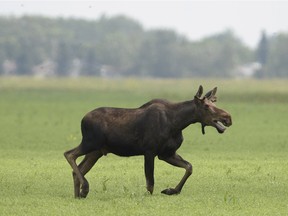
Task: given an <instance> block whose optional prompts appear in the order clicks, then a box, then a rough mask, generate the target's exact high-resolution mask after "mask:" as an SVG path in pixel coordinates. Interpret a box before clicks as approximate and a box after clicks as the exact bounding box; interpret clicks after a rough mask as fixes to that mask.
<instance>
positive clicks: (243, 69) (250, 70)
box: [233, 62, 262, 79]
mask: <svg viewBox="0 0 288 216" xmlns="http://www.w3.org/2000/svg"><path fill="white" fill-rule="evenodd" d="M261 68H262V65H261V64H260V63H259V62H252V63H248V64H245V65H240V66H238V67H236V68H235V70H234V73H233V74H234V77H235V78H239V79H245V78H251V77H253V76H254V75H255V73H256V72H257V71H259V70H260V69H261Z"/></svg>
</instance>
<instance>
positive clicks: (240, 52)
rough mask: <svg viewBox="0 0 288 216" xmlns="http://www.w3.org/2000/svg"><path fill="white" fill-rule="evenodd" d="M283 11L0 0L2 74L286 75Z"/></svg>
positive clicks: (279, 4)
mask: <svg viewBox="0 0 288 216" xmlns="http://www.w3.org/2000/svg"><path fill="white" fill-rule="evenodd" d="M287 11H288V2H285V1H1V2H0V74H1V76H11V75H13V76H15V75H27V76H37V77H55V76H56V77H58V76H61V77H62V76H63V77H64V76H65V77H66V76H68V77H79V76H97V77H111V78H113V77H126V76H129V77H152V78H153V77H159V78H166V77H173V78H183V77H199V78H201V77H212V78H214V77H219V78H238V79H243V78H257V79H263V78H265V79H266V78H287V77H288V61H287V57H288V23H287V20H288V13H287ZM285 20H286V21H285Z"/></svg>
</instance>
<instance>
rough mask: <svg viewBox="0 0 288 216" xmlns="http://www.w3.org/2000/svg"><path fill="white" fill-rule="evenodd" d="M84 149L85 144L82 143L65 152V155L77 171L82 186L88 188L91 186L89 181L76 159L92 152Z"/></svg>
mask: <svg viewBox="0 0 288 216" xmlns="http://www.w3.org/2000/svg"><path fill="white" fill-rule="evenodd" d="M83 149H84V148H83V144H82V143H81V144H80V145H79V146H78V147H76V148H74V149H71V150H69V151H67V152H65V153H64V156H65V158H66V159H67V161H68V163H69V164H70V166H71V167H72V169H73V172H74V173H75V176H77V178H78V179H79V181H80V184H81V185H82V188H87V187H88V188H89V184H88V181H87V180H86V179H85V178H84V175H83V174H82V173H81V171H80V170H79V168H78V166H77V164H76V159H77V158H78V157H80V156H82V155H85V154H87V153H89V152H91V150H90V151H87V150H85V151H84V150H83ZM80 197H81V196H80Z"/></svg>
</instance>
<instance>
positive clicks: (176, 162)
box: [159, 153, 193, 195]
mask: <svg viewBox="0 0 288 216" xmlns="http://www.w3.org/2000/svg"><path fill="white" fill-rule="evenodd" d="M159 159H160V160H164V161H166V162H167V163H169V164H171V165H173V166H177V167H182V168H184V169H185V170H186V172H185V175H184V176H183V178H182V179H181V181H180V182H179V184H178V185H177V186H176V187H175V188H168V189H165V190H163V191H162V192H161V193H163V194H167V195H173V194H179V193H180V192H181V190H182V188H183V186H184V184H185V182H186V180H187V179H188V178H189V176H190V175H191V174H192V170H193V169H192V165H191V164H190V163H189V162H188V161H185V160H184V159H183V158H182V157H181V156H180V155H178V154H176V153H175V154H174V155H173V156H172V157H169V158H161V157H159Z"/></svg>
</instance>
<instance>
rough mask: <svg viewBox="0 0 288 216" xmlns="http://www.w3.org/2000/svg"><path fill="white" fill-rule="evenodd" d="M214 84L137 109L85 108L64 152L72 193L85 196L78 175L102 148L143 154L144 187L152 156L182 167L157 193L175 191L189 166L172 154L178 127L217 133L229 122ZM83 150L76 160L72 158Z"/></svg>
mask: <svg viewBox="0 0 288 216" xmlns="http://www.w3.org/2000/svg"><path fill="white" fill-rule="evenodd" d="M216 91H217V87H215V88H214V89H213V90H211V91H209V92H208V93H207V94H206V95H205V96H204V97H203V98H201V95H202V93H203V87H202V86H201V85H200V86H199V89H198V91H197V93H196V95H195V96H194V98H193V99H192V100H188V101H184V102H179V103H172V102H169V101H167V100H162V99H154V100H151V101H149V102H147V103H145V104H144V105H142V106H140V107H139V108H130V109H127V108H111V107H101V108H97V109H94V110H92V111H91V112H89V113H87V114H86V115H85V116H84V118H83V119H82V121H81V132H82V141H81V143H80V145H79V146H78V147H76V148H73V149H71V150H69V151H67V152H65V153H64V156H65V157H66V159H67V161H68V163H69V164H70V166H71V167H72V169H73V172H72V174H73V180H74V195H75V198H85V197H86V196H87V194H88V193H89V183H88V181H87V179H86V178H85V177H84V176H85V174H86V173H87V172H89V170H90V169H91V168H92V167H93V166H94V164H95V163H96V162H97V160H98V159H99V158H101V157H102V156H103V155H107V154H108V153H113V154H116V155H118V156H126V157H129V156H136V155H143V156H144V173H145V177H146V188H147V191H148V192H149V193H150V194H152V193H153V188H154V159H155V157H156V156H157V157H158V158H159V159H160V160H163V161H165V162H167V163H169V164H171V165H173V166H176V167H180V168H184V169H185V170H186V172H185V174H184V176H183V177H182V179H181V181H180V182H179V183H178V185H177V186H176V187H175V188H168V189H165V190H163V191H162V192H161V193H163V194H167V195H173V194H179V193H180V192H181V190H182V188H183V186H184V184H185V182H186V180H187V179H188V178H189V176H190V175H191V174H192V165H191V164H190V163H189V162H188V161H186V160H184V159H183V158H182V157H181V156H180V155H178V154H177V153H176V151H177V149H178V148H179V147H180V146H181V144H182V142H183V136H182V130H183V129H185V128H186V127H187V126H189V125H190V124H194V123H201V125H202V133H203V134H205V129H204V128H205V126H212V127H214V128H216V129H217V131H218V132H219V133H223V132H224V131H225V129H226V127H229V126H231V125H232V119H231V115H230V114H229V113H228V112H226V111H224V110H222V109H219V108H217V107H216V105H215V102H216V96H215V94H216ZM83 155H85V157H84V159H83V160H82V161H81V163H80V164H79V165H77V164H76V159H77V158H78V157H80V156H83Z"/></svg>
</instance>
